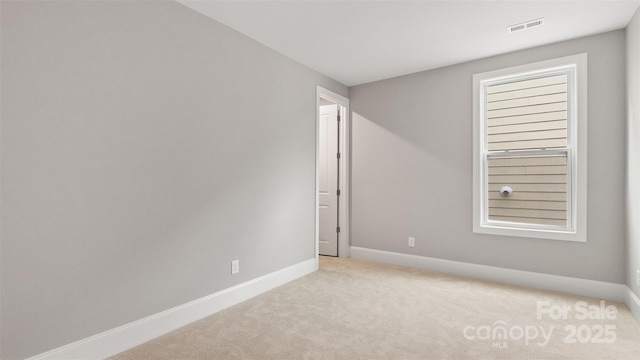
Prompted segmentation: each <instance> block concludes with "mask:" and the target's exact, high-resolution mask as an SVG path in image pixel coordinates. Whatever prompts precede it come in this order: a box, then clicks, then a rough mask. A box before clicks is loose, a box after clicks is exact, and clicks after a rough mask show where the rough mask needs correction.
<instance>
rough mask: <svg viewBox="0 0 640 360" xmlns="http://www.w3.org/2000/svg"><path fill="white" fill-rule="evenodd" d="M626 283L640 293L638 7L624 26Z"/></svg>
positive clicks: (639, 77) (639, 15)
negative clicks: (639, 277)
mask: <svg viewBox="0 0 640 360" xmlns="http://www.w3.org/2000/svg"><path fill="white" fill-rule="evenodd" d="M627 151H628V152H627V193H628V197H627V229H628V233H627V236H628V251H627V285H628V286H629V287H630V288H631V290H633V292H634V293H635V294H636V295H638V296H640V286H638V284H636V271H637V270H640V10H638V11H637V12H636V14H635V16H634V17H633V19H632V20H631V22H630V23H629V26H628V27H627Z"/></svg>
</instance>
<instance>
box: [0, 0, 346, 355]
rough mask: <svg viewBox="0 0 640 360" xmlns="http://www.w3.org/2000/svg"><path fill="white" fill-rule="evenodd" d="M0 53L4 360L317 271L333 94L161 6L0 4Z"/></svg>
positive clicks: (330, 84) (238, 40)
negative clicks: (303, 266) (249, 284)
mask: <svg viewBox="0 0 640 360" xmlns="http://www.w3.org/2000/svg"><path fill="white" fill-rule="evenodd" d="M1 42H2V58H1V60H2V68H1V71H2V78H1V82H2V114H1V115H2V137H1V144H2V149H1V150H2V158H1V159H2V209H1V216H2V219H1V220H2V233H1V236H2V244H1V256H2V257H1V271H0V272H1V274H2V275H1V276H2V278H1V281H2V297H1V303H2V310H1V311H2V313H1V316H2V325H1V331H2V339H1V345H2V353H1V354H0V357H1V358H2V359H12V358H21V357H26V356H31V355H35V354H38V353H41V352H43V351H47V350H50V349H52V348H56V347H58V346H61V345H65V344H68V343H71V342H73V341H76V340H79V339H82V338H85V337H87V336H90V335H94V334H96V333H99V332H101V331H105V330H108V329H112V328H114V327H117V326H119V325H123V324H125V323H127V322H130V321H133V320H137V319H140V318H143V317H145V316H148V315H151V314H154V313H157V312H159V311H162V310H165V309H168V308H171V307H173V306H176V305H180V304H184V303H186V302H188V301H191V300H194V299H197V298H200V297H202V296H205V295H209V294H212V293H214V292H216V291H219V290H221V289H225V288H228V287H230V286H233V285H235V284H238V283H241V282H244V281H247V280H250V279H253V278H256V277H258V276H261V275H264V274H267V273H270V272H273V271H275V270H278V269H281V268H284V267H287V266H289V265H293V264H296V263H299V262H301V261H304V260H307V259H311V258H313V257H314V249H315V246H314V201H315V194H314V192H315V185H314V184H315V175H314V172H315V111H316V110H315V101H316V99H315V91H316V89H315V86H316V84H319V85H321V86H323V87H326V88H329V89H331V90H333V91H335V92H338V93H340V94H343V95H347V93H348V92H347V91H348V90H347V88H346V87H345V86H343V85H341V84H338V83H337V82H335V81H332V80H330V79H328V78H327V77H325V76H322V75H320V74H318V73H316V72H313V71H311V70H310V69H308V68H306V67H304V66H302V65H300V64H298V63H295V62H293V61H292V60H289V59H287V58H285V57H284V56H282V55H280V54H278V53H276V52H274V51H272V50H270V49H268V48H266V47H264V46H262V45H259V44H258V43H256V42H254V41H253V40H250V39H248V38H246V37H244V36H243V35H240V34H239V33H237V32H235V31H233V30H231V29H229V28H227V27H225V26H223V25H221V24H219V23H216V22H215V21H213V20H211V19H208V18H206V17H204V16H202V15H200V14H198V13H196V12H194V11H193V10H190V9H188V8H186V7H184V6H182V5H180V4H178V3H175V2H155V1H154V2H136V1H127V2H85V1H72V2H8V1H2V38H1ZM234 259H240V265H241V266H240V268H241V272H240V274H238V275H234V276H231V275H230V262H231V260H234Z"/></svg>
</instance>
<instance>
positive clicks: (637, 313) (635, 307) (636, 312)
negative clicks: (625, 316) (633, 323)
mask: <svg viewBox="0 0 640 360" xmlns="http://www.w3.org/2000/svg"><path fill="white" fill-rule="evenodd" d="M626 295H627V297H626V299H625V302H624V303H625V304H627V307H628V308H629V310H631V313H632V314H633V316H634V317H635V318H636V320H638V322H640V298H638V296H637V295H636V294H634V293H633V291H631V289H630V288H628V287H627V293H626Z"/></svg>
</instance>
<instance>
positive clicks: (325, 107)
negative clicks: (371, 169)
mask: <svg viewBox="0 0 640 360" xmlns="http://www.w3.org/2000/svg"><path fill="white" fill-rule="evenodd" d="M316 93H317V101H316V254H318V255H327V256H339V257H349V221H348V219H349V139H350V135H349V110H348V109H349V99H347V98H345V97H343V96H341V95H339V94H336V93H333V92H332V91H330V90H327V89H324V88H322V87H319V86H318V87H317V92H316Z"/></svg>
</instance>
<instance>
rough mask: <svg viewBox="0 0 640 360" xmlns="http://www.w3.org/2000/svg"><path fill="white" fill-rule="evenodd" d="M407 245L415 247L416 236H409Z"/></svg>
mask: <svg viewBox="0 0 640 360" xmlns="http://www.w3.org/2000/svg"><path fill="white" fill-rule="evenodd" d="M409 247H416V238H414V237H411V236H410V237H409Z"/></svg>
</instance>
